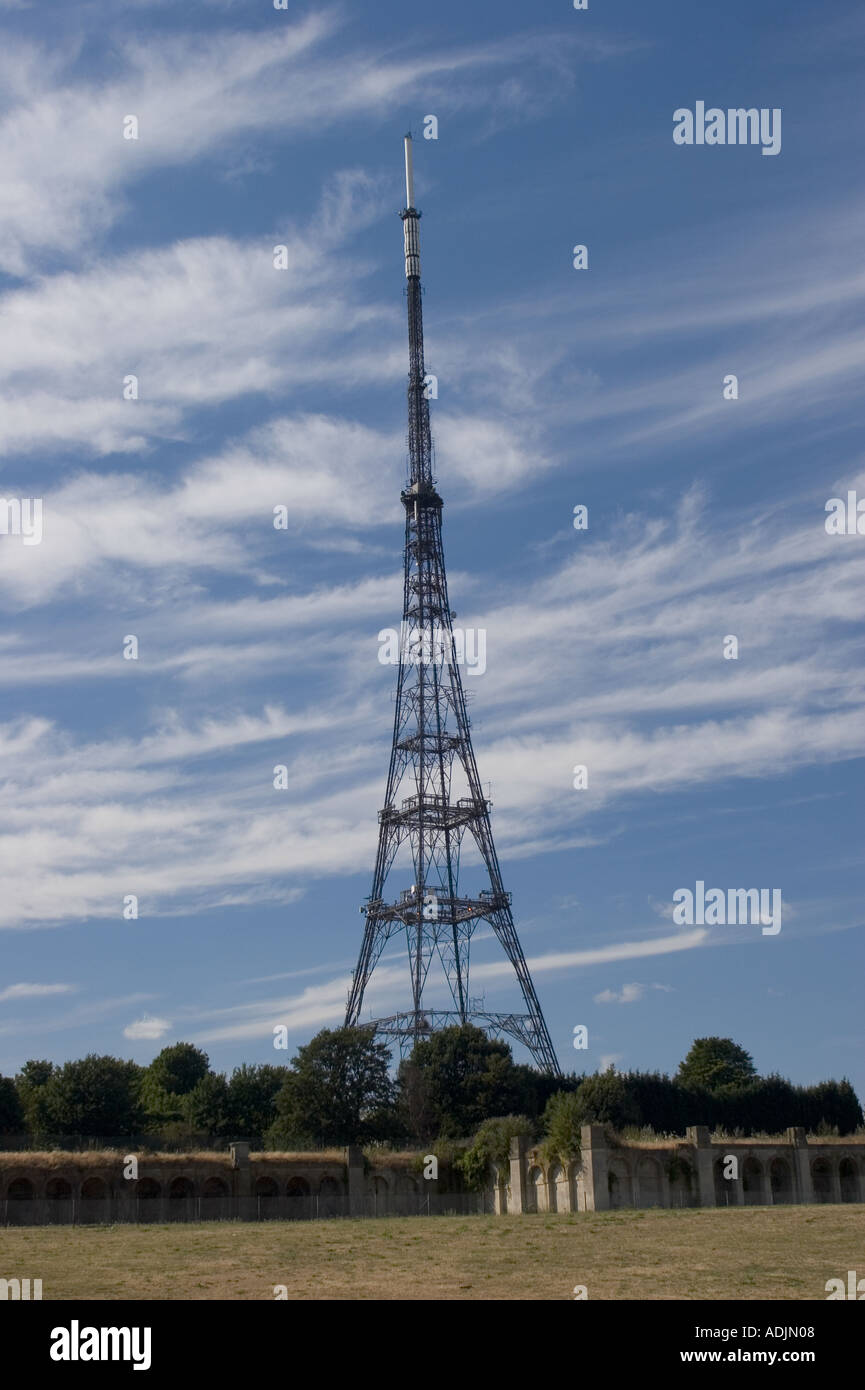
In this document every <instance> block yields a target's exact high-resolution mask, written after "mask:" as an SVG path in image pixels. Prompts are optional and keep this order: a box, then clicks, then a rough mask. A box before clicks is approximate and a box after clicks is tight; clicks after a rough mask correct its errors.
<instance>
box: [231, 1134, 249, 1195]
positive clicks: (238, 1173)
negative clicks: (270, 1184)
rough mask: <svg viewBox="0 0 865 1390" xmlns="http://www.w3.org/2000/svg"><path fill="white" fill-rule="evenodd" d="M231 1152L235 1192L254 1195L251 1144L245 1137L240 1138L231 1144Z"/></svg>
mask: <svg viewBox="0 0 865 1390" xmlns="http://www.w3.org/2000/svg"><path fill="white" fill-rule="evenodd" d="M228 1147H229V1150H230V1152H231V1166H232V1169H233V1170H234V1184H233V1185H234V1193H235V1196H236V1197H251V1196H252V1167H251V1166H250V1162H249V1144H248V1143H247V1141H246V1140H245V1139H238V1140H237V1142H236V1143H234V1144H229V1146H228Z"/></svg>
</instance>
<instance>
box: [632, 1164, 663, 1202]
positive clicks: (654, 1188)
mask: <svg viewBox="0 0 865 1390" xmlns="http://www.w3.org/2000/svg"><path fill="white" fill-rule="evenodd" d="M636 1177H637V1192H636V1200H635V1205H636V1206H638V1207H662V1206H663V1205H664V1187H663V1177H662V1174H661V1165H660V1163H659V1162H658V1161H657V1159H655V1158H641V1159H640V1160H639V1162H638V1163H637V1174H636Z"/></svg>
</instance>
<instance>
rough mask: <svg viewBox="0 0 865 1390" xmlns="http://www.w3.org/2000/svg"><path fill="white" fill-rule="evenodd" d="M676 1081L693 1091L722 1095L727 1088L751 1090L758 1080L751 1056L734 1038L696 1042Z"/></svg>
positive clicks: (681, 1064)
mask: <svg viewBox="0 0 865 1390" xmlns="http://www.w3.org/2000/svg"><path fill="white" fill-rule="evenodd" d="M676 1080H677V1081H678V1083H679V1085H680V1086H686V1087H688V1088H689V1089H691V1090H699V1089H701V1088H702V1089H704V1090H707V1091H719V1090H720V1089H721V1087H723V1086H747V1085H748V1083H749V1082H751V1081H756V1080H757V1070H756V1068H755V1066H754V1062H753V1059H752V1058H751V1055H750V1053H748V1052H746V1051H745V1049H744V1047H740V1046H739V1044H738V1043H735V1042H733V1039H732V1038H696V1039H695V1040H694V1042H693V1043H692V1044H691V1047H690V1050H689V1052H688V1055H687V1057H686V1058H685V1060H684V1061H683V1062H680V1063H679V1070H678V1072H677V1073H676Z"/></svg>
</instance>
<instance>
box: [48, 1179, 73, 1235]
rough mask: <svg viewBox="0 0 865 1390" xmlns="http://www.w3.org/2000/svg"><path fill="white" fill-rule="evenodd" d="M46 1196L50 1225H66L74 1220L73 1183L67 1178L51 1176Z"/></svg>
mask: <svg viewBox="0 0 865 1390" xmlns="http://www.w3.org/2000/svg"><path fill="white" fill-rule="evenodd" d="M45 1196H46V1198H47V1211H46V1219H47V1221H48V1224H49V1225H65V1224H66V1223H67V1222H69V1221H71V1220H72V1184H71V1183H70V1182H68V1181H67V1179H66V1178H49V1179H48V1182H47V1183H46V1184H45Z"/></svg>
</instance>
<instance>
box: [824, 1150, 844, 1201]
mask: <svg viewBox="0 0 865 1390" xmlns="http://www.w3.org/2000/svg"><path fill="white" fill-rule="evenodd" d="M827 1158H828V1159H829V1167H830V1169H831V1172H832V1201H833V1202H840V1201H841V1168H840V1162H839V1159H838V1155H837V1153H832V1152H830V1153H829V1154H827Z"/></svg>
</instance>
